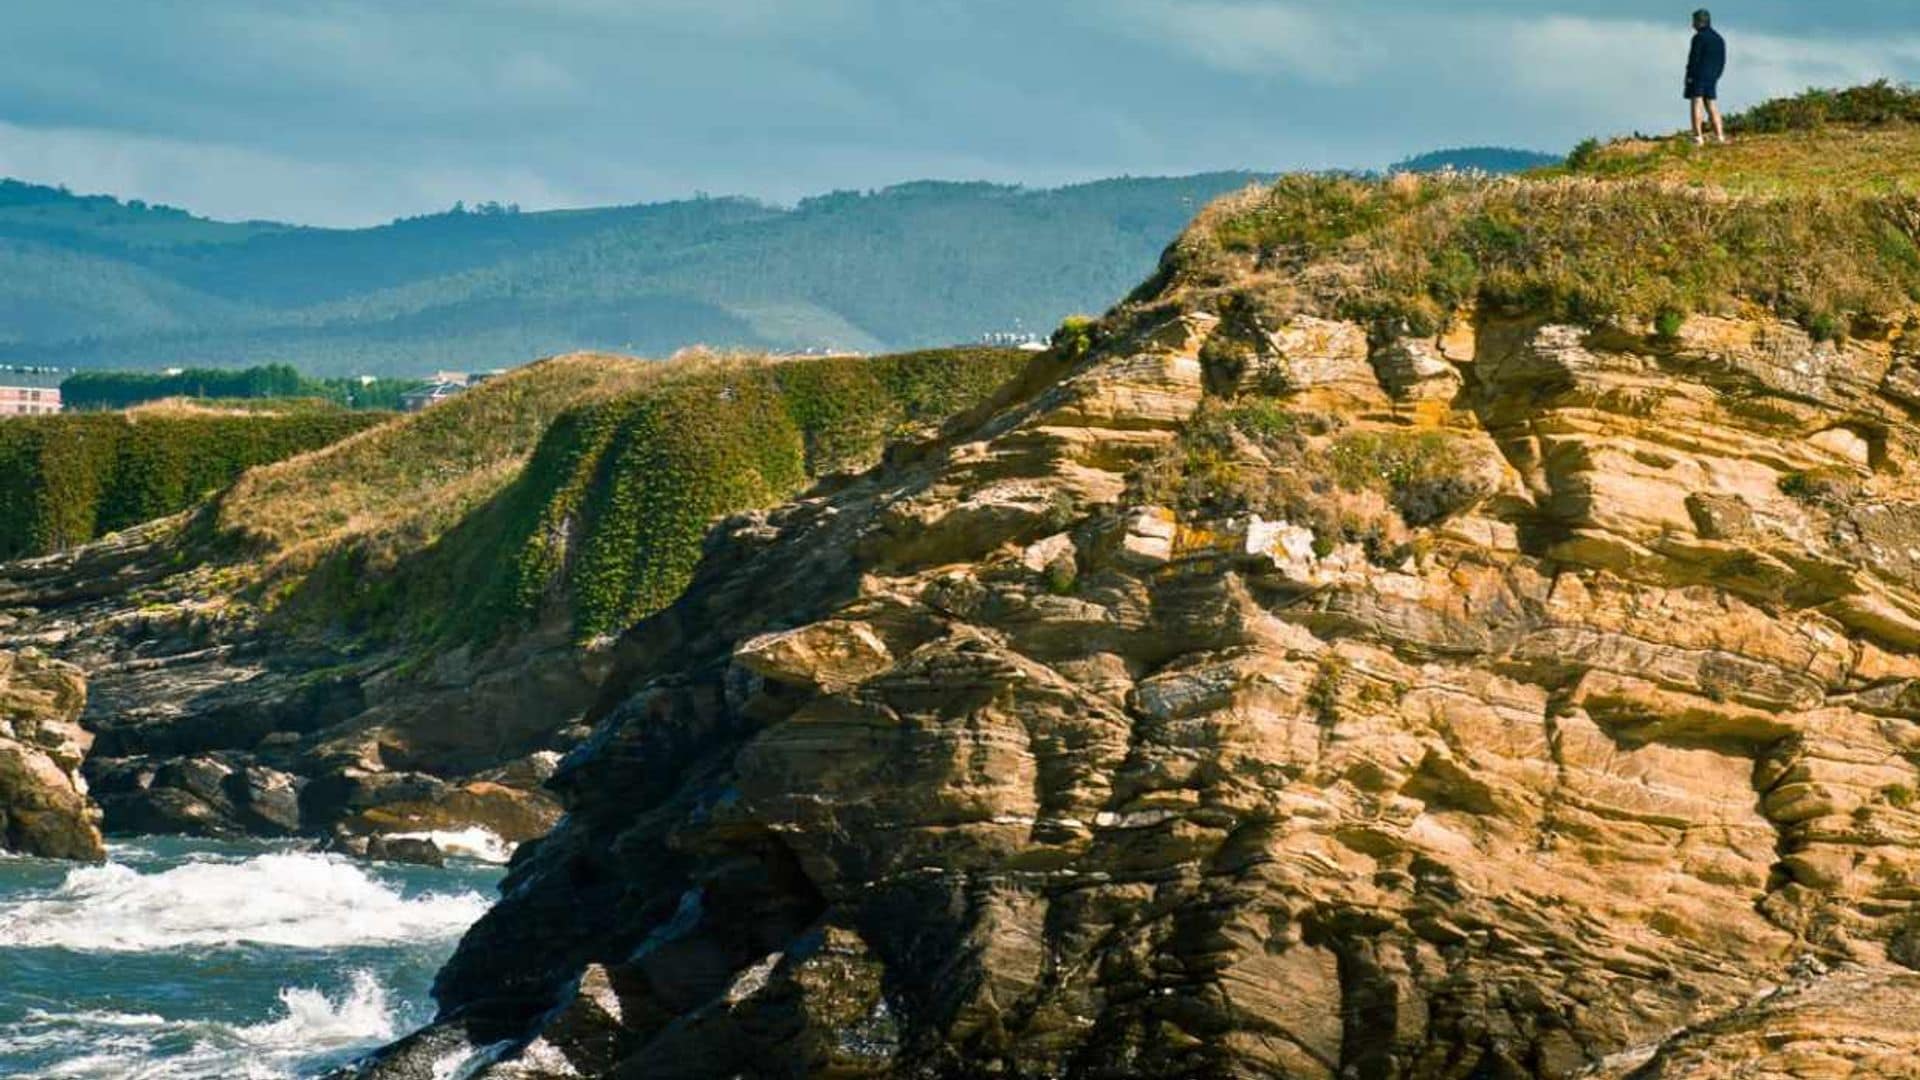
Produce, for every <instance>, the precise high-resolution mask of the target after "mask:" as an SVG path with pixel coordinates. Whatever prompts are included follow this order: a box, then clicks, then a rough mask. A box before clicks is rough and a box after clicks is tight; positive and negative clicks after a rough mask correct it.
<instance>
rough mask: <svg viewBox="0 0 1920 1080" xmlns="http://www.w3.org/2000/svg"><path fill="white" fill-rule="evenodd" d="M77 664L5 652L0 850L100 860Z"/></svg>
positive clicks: (1, 666) (1, 664)
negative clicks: (84, 772)
mask: <svg viewBox="0 0 1920 1080" xmlns="http://www.w3.org/2000/svg"><path fill="white" fill-rule="evenodd" d="M86 697H87V688H86V681H85V680H84V679H83V678H82V676H81V674H80V671H79V669H77V668H75V667H73V666H72V665H70V664H63V663H60V662H59V661H56V660H50V659H48V658H46V657H45V656H42V655H41V654H39V653H37V652H34V651H32V650H27V651H23V652H17V653H11V652H0V851H11V852H18V853H21V854H26V855H39V856H42V857H44V858H49V859H82V860H86V861H89V862H98V861H100V860H101V859H104V858H105V857H106V847H105V846H104V845H103V844H102V843H101V840H100V829H99V821H100V811H99V810H98V809H97V808H96V807H95V806H94V805H93V803H92V802H91V801H90V800H89V799H88V798H87V783H86V781H85V780H83V779H82V778H81V776H80V764H81V762H82V761H83V760H84V759H85V758H86V755H87V748H88V747H89V746H90V745H92V743H93V736H91V735H89V734H87V732H86V730H85V729H83V728H82V727H81V726H80V724H79V723H78V719H79V716H80V710H81V707H82V706H83V704H84V703H85V701H86Z"/></svg>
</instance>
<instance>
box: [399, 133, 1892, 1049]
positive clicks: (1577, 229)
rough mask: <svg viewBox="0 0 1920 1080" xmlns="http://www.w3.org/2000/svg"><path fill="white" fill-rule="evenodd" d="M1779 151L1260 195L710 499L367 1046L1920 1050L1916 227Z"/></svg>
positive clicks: (1887, 205) (1290, 186) (1314, 185)
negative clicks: (823, 484)
mask: <svg viewBox="0 0 1920 1080" xmlns="http://www.w3.org/2000/svg"><path fill="white" fill-rule="evenodd" d="M1855 134H1856V135H1857V137H1858V138H1860V139H1866V140H1881V139H1884V138H1885V137H1886V131H1885V130H1883V129H1880V128H1872V129H1868V128H1861V129H1859V130H1858V131H1857V132H1855ZM1797 137H1798V136H1796V135H1794V134H1786V135H1780V136H1775V137H1772V138H1774V139H1776V140H1777V141H1776V142H1774V143H1769V142H1768V141H1767V140H1766V139H1764V138H1762V137H1760V136H1755V137H1753V138H1752V139H1749V140H1746V146H1745V147H1742V148H1736V149H1737V150H1739V151H1740V153H1741V154H1744V155H1746V156H1732V155H1729V156H1728V157H1727V158H1725V159H1722V160H1723V166H1722V168H1723V173H1722V179H1723V180H1724V181H1725V182H1724V183H1722V184H1719V185H1710V186H1696V185H1690V184H1686V183H1682V182H1679V181H1677V180H1674V179H1669V178H1663V177H1661V176H1658V175H1644V174H1643V173H1640V172H1637V173H1636V174H1635V175H1633V176H1632V177H1629V178H1625V179H1612V178H1608V177H1606V176H1602V175H1571V176H1547V177H1535V178H1528V179H1523V180H1517V181H1495V180H1487V179H1479V178H1444V177H1443V178H1434V179H1419V178H1414V177H1397V178H1393V179H1390V180H1387V181H1382V182H1378V183H1373V182H1363V181H1355V180H1344V179H1322V178H1289V179H1288V180H1284V181H1282V182H1281V184H1279V185H1278V186H1277V187H1275V188H1272V189H1262V190H1257V191H1250V192H1248V193H1246V194H1245V195H1243V196H1238V197H1235V198H1232V199H1229V200H1227V201H1225V202H1223V203H1221V204H1218V205H1216V206H1215V207H1212V208H1210V209H1209V210H1208V211H1207V212H1206V213H1204V214H1203V215H1202V216H1201V218H1200V219H1199V220H1198V221H1197V222H1196V224H1195V225H1194V227H1193V228H1192V229H1191V230H1190V231H1189V233H1188V235H1187V236H1186V237H1184V238H1183V239H1182V240H1181V241H1180V243H1179V244H1177V245H1175V247H1174V248H1173V249H1172V250H1171V251H1170V252H1169V254H1168V257H1167V260H1166V262H1165V265H1164V266H1163V268H1162V271H1161V273H1160V274H1159V275H1158V276H1157V277H1156V278H1155V279H1154V280H1153V281H1152V282H1149V283H1148V284H1147V285H1146V286H1144V287H1143V288H1142V289H1141V290H1140V291H1139V292H1138V293H1136V294H1135V296H1134V297H1132V298H1130V299H1129V300H1128V301H1127V302H1126V303H1124V304H1122V305H1121V306H1120V307H1118V308H1116V309H1115V310H1114V311H1113V312H1112V313H1110V314H1109V315H1107V316H1106V317H1105V318H1103V319H1101V320H1099V321H1097V322H1092V323H1085V324H1082V323H1075V324H1070V325H1069V326H1068V327H1066V328H1064V329H1063V331H1062V333H1061V334H1060V335H1059V337H1058V338H1057V340H1056V344H1055V348H1054V350H1053V351H1052V352H1051V353H1049V354H1047V355H1045V356H1043V357H1040V358H1039V359H1037V360H1036V361H1035V362H1034V364H1033V366H1032V367H1031V368H1029V370H1028V371H1027V372H1026V374H1025V375H1024V376H1023V377H1022V378H1021V379H1019V380H1017V381H1016V382H1015V383H1014V384H1013V385H1011V386H1009V387H1007V388H1006V389H1004V390H1003V391H1002V392H1001V394H1000V396H999V397H998V398H997V399H996V400H995V401H993V402H991V403H989V405H988V406H986V407H983V408H981V409H979V410H976V411H975V412H974V413H972V414H970V415H968V416H965V417H961V418H959V419H957V420H956V421H954V422H953V423H951V424H949V425H948V427H947V429H946V430H945V432H944V433H943V434H942V435H941V437H939V438H937V439H933V440H929V441H926V442H922V443H919V444H915V445H902V446H896V447H895V448H894V450H893V451H892V452H890V454H889V456H888V460H887V462H886V463H885V464H883V465H882V466H881V467H880V468H878V469H876V470H875V471H873V472H871V473H869V474H867V475H865V476H864V477H863V478H861V479H860V480H858V481H857V482H855V483H853V484H851V485H850V486H843V487H840V488H838V489H836V490H831V491H826V490H822V491H816V492H815V493H814V494H812V495H811V496H809V497H807V498H803V499H801V500H799V501H797V502H794V503H792V504H790V505H788V506H786V507H783V508H781V509H778V510H775V511H772V512H759V513H752V514H747V515H742V516H737V517H734V518H731V519H728V520H727V521H726V522H724V523H723V524H721V525H720V526H719V527H717V528H716V529H715V530H714V531H713V532H712V533H711V535H710V536H709V539H708V543H707V548H706V553H705V557H704V560H703V562H702V563H701V566H700V569H699V571H698V572H697V574H696V576H695V579H694V582H693V584H692V586H691V587H690V588H689V590H688V591H687V593H686V594H685V595H684V597H683V598H682V599H681V600H680V601H679V602H678V603H676V604H675V605H673V606H671V607H669V608H667V609H666V610H665V611H663V612H661V613H659V614H657V615H655V616H653V617H651V618H649V619H647V620H645V621H643V622H641V623H640V624H639V625H637V626H636V627H635V628H634V629H633V630H632V631H630V632H629V633H628V634H627V635H626V636H625V637H624V639H623V640H622V641H621V643H620V645H619V646H618V648H617V650H616V654H615V660H614V669H615V670H614V674H613V675H612V676H611V678H610V679H609V681H608V683H607V685H606V688H605V690H604V691H603V694H602V699H601V704H600V705H599V706H598V707H597V708H596V709H595V710H594V711H593V713H592V714H591V717H590V718H591V719H592V720H593V721H594V722H595V723H596V728H595V732H594V734H593V735H592V737H591V738H590V739H589V740H588V741H587V742H586V743H584V744H583V745H582V746H581V747H579V748H577V749H575V750H574V751H573V752H572V753H570V754H569V755H568V757H567V758H566V760H565V761H563V762H562V764H561V765H560V767H559V770H558V772H557V774H556V776H555V778H554V780H553V781H552V786H553V788H554V789H555V790H556V791H557V792H558V794H559V795H560V797H561V798H562V800H563V801H564V804H565V806H566V810H567V813H566V817H565V818H564V819H563V820H562V822H561V824H560V825H559V826H558V827H557V828H556V829H555V831H554V832H553V833H552V834H551V835H549V836H548V837H546V838H545V839H543V840H540V841H538V842H536V843H535V844H532V845H529V847H528V848H526V849H524V850H523V852H522V854H521V855H520V857H518V858H517V859H516V860H515V863H514V865H513V868H512V870H511V872H510V875H509V877H508V879H507V881H506V884H505V886H504V888H503V899H502V900H501V902H500V904H499V905H498V906H497V907H496V908H495V909H494V910H493V911H492V912H491V913H490V914H488V915H487V916H486V917H485V918H484V919H483V920H482V921H481V922H480V923H479V924H478V925H477V926H476V927H475V928H474V929H473V931H471V932H470V934H469V935H468V937H467V939H466V940H465V942H464V943H463V944H462V947H461V949H460V951H459V953H458V954H457V955H456V956H455V957H454V959H453V960H452V962H451V963H450V964H449V965H448V966H447V968H446V969H445V970H444V971H443V972H442V974H441V976H440V979H439V983H438V986H437V996H438V998H439V1001H440V1004H441V1015H440V1019H439V1021H438V1022H437V1023H436V1025H435V1026H433V1027H431V1028H429V1029H427V1030H426V1031H424V1032H422V1033H419V1034H417V1035H416V1036H414V1037H412V1038H411V1039H409V1040H408V1041H406V1042H403V1043H401V1044H398V1045H397V1046H396V1047H394V1048H392V1049H390V1050H389V1051H388V1052H386V1053H385V1054H384V1055H383V1056H382V1057H381V1058H380V1059H379V1060H378V1061H376V1062H374V1063H371V1064H369V1065H368V1066H367V1067H366V1072H367V1074H369V1075H374V1076H384V1077H411V1076H426V1075H431V1074H432V1070H433V1067H434V1063H435V1062H440V1063H442V1064H444V1063H445V1062H448V1061H455V1060H461V1059H462V1058H463V1057H464V1058H465V1059H466V1060H468V1062H469V1066H470V1067H473V1068H477V1069H479V1070H480V1071H479V1073H478V1074H479V1075H484V1076H492V1077H548V1076H574V1075H590V1076H603V1075H604V1076H634V1077H639V1076H645V1077H671V1076H688V1077H692V1076H714V1075H744V1076H798V1075H825V1076H954V1077H960V1076H977V1075H987V1074H999V1075H1007V1076H1114V1077H1119V1076H1169V1077H1170V1076H1298V1077H1334V1076H1367V1077H1386V1076H1421V1077H1466V1076H1554V1077H1572V1076H1607V1077H1624V1076H1629V1075H1635V1076H1681V1075H1696V1074H1698V1073H1697V1072H1696V1071H1694V1070H1695V1069H1696V1066H1697V1067H1701V1068H1705V1067H1708V1065H1710V1066H1711V1068H1712V1069H1717V1070H1719V1071H1718V1072H1714V1073H1711V1074H1712V1075H1723V1074H1724V1075H1743V1076H1748V1075H1751V1076H1816V1075H1819V1076H1825V1075H1912V1073H1911V1072H1902V1071H1901V1070H1903V1069H1908V1070H1910V1069H1911V1068H1912V1060H1913V1057H1912V1055H1913V1052H1914V1045H1913V1036H1912V1031H1911V1022H1910V1017H1911V1016H1912V1015H1913V1010H1914V1009H1915V1008H1916V1006H1920V980H1917V979H1916V976H1915V974H1914V971H1915V970H1916V969H1920V911H1917V910H1916V908H1915V902H1916V900H1920V805H1916V791H1917V790H1920V726H1917V725H1916V721H1920V548H1916V546H1915V541H1914V537H1915V536H1916V535H1920V532H1917V531H1916V530H1917V529H1920V489H1916V486H1915V480H1914V477H1915V475H1916V473H1915V469H1916V466H1917V465H1920V457H1917V456H1916V455H1920V426H1916V424H1915V417H1916V414H1917V413H1920V336H1916V335H1915V333H1914V332H1913V327H1914V326H1915V325H1916V324H1915V323H1914V322H1913V314H1914V297H1915V296H1920V291H1916V285H1920V251H1916V249H1915V247H1914V241H1915V238H1916V231H1915V226H1916V222H1917V221H1920V218H1916V217H1913V216H1908V211H1909V210H1910V208H1911V206H1912V203H1911V198H1910V197H1909V196H1905V195H1903V194H1900V193H1899V192H1887V191H1881V190H1877V189H1874V188H1870V187H1862V188H1859V189H1853V190H1846V191H1838V190H1826V191H1817V192H1816V191H1813V190H1811V189H1805V190H1779V189H1778V186H1777V185H1776V186H1775V189H1769V190H1761V185H1758V184H1756V183H1753V181H1754V180H1755V178H1757V177H1759V176H1760V175H1761V170H1762V169H1763V168H1766V167H1771V166H1768V165H1765V164H1764V163H1763V162H1762V158H1763V157H1764V156H1765V155H1768V154H1775V153H1776V152H1782V153H1784V152H1787V151H1789V150H1791V148H1792V146H1793V145H1794V144H1793V143H1792V142H1791V140H1793V139H1795V138H1797ZM1822 137H1823V138H1834V139H1841V140H1843V141H1844V139H1845V138H1847V137H1848V131H1847V130H1842V129H1838V128H1836V129H1833V130H1829V131H1826V132H1825V134H1824V135H1823V136H1822ZM1907 140H1908V141H1907V142H1906V143H1905V144H1904V145H1905V146H1906V148H1907V149H1906V152H1907V153H1909V154H1911V153H1912V150H1913V148H1914V146H1915V145H1916V144H1915V143H1914V141H1913V139H1912V137H1911V136H1908V137H1907ZM1609 152H1610V153H1620V154H1640V153H1642V151H1640V150H1637V149H1634V148H1631V147H1626V148H1616V149H1615V150H1612V151H1609ZM1649 152H1658V153H1661V154H1665V153H1669V150H1668V149H1666V148H1657V150H1656V151H1649ZM1671 152H1672V153H1674V154H1676V155H1677V154H1679V153H1681V151H1678V150H1674V151H1671ZM1742 170H1745V171H1742ZM1910 255H1913V256H1914V257H1912V258H1910V257H1909V256H1910ZM477 1047H488V1049H486V1050H484V1051H482V1050H478V1049H475V1048H477ZM1702 1062H1705V1063H1707V1065H1703V1064H1702ZM1849 1070H1851V1072H1849Z"/></svg>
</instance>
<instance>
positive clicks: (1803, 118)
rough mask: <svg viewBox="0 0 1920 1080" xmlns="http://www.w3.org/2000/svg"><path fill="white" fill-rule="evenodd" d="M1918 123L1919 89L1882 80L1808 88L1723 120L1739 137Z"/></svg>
mask: <svg viewBox="0 0 1920 1080" xmlns="http://www.w3.org/2000/svg"><path fill="white" fill-rule="evenodd" d="M1913 121H1920V90H1916V89H1914V88H1912V87H1908V86H1895V85H1894V84H1892V83H1890V82H1888V81H1887V80H1885V79H1881V80H1879V81H1878V82H1872V83H1868V84H1866V85H1865V86H1854V87H1849V88H1847V89H1845V90H1822V89H1811V90H1807V91H1804V92H1802V93H1800V94H1797V95H1795V96H1793V97H1789V98H1778V99H1775V100H1773V101H1768V102H1764V103H1762V104H1760V105H1756V106H1754V107H1753V108H1751V109H1748V110H1747V111H1745V112H1743V113H1739V114H1737V115H1734V116H1730V117H1728V118H1727V127H1728V129H1729V130H1731V131H1734V132H1738V133H1743V134H1763V133H1777V132H1789V131H1813V130H1817V129H1819V128H1822V127H1825V126H1826V125H1828V124H1866V125H1884V124H1893V123H1903V122H1913Z"/></svg>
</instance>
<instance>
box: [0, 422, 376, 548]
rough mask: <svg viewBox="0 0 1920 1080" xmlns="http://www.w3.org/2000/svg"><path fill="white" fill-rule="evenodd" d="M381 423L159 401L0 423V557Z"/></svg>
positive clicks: (138, 512)
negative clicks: (161, 403)
mask: <svg viewBox="0 0 1920 1080" xmlns="http://www.w3.org/2000/svg"><path fill="white" fill-rule="evenodd" d="M385 419H386V416H385V414H378V413H347V412H342V411H339V410H337V409H318V408H304V409H299V410H294V411H288V412H245V413H243V412H227V411H215V410H207V409H197V408H192V407H187V406H175V407H168V406H162V407H157V408H150V409H142V410H136V411H133V412H123V413H68V414H62V415H56V416H30V417H17V418H14V419H10V420H7V421H5V422H0V558H7V559H13V558H20V557H22V556H28V555H40V554H45V553H48V552H52V551H57V550H60V549H62V548H67V547H72V546H74V545H76V544H82V543H85V542H87V541H88V540H92V539H94V538H95V537H97V536H101V535H104V534H106V533H109V532H113V531H116V530H119V529H124V528H127V527H129V526H132V525H137V524H139V523H140V522H143V521H148V520H151V519H153V518H157V517H164V516H166V515H168V514H173V513H177V512H179V511H181V510H184V509H186V508H187V507H189V506H191V505H193V503H194V502H195V501H197V500H199V499H200V498H202V497H204V496H206V495H207V494H208V493H210V492H213V491H215V490H218V489H219V488H221V487H224V486H226V485H227V484H230V483H232V482H233V480H234V478H235V477H237V476H239V475H240V473H241V472H242V471H244V470H246V469H248V468H251V467H253V466H255V465H260V464H264V463H267V462H272V461H279V460H281V459H284V458H288V457H292V456H294V455H296V454H300V453H302V452H304V451H308V450H313V449H316V448H319V447H322V446H325V445H327V444H328V443H332V442H335V441H338V440H339V439H341V438H343V437H345V436H347V435H350V434H352V433H354V432H356V431H359V430H361V429H363V428H366V427H368V426H370V425H373V424H378V423H380V422H382V421H384V420H385Z"/></svg>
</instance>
